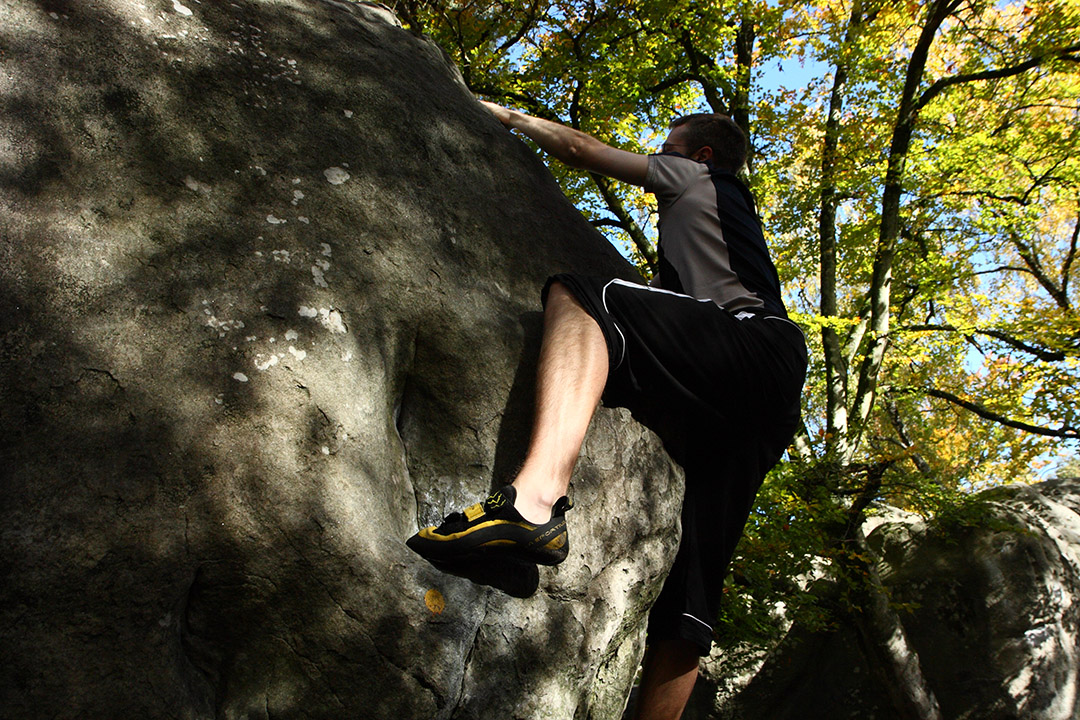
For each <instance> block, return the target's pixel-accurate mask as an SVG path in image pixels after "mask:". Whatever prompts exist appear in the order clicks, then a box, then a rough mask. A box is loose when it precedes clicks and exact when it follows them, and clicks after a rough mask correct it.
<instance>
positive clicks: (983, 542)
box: [687, 479, 1080, 720]
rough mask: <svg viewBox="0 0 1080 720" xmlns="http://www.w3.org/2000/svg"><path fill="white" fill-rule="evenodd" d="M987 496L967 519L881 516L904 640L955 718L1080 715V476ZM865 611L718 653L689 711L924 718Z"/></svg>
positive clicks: (880, 540) (878, 545) (788, 717)
mask: <svg viewBox="0 0 1080 720" xmlns="http://www.w3.org/2000/svg"><path fill="white" fill-rule="evenodd" d="M980 499H981V502H980V503H979V504H977V505H976V506H975V507H976V508H978V510H977V511H976V512H974V513H973V514H972V515H970V516H968V517H966V518H965V520H964V522H959V523H957V522H953V523H947V524H944V525H942V524H940V523H936V524H931V525H928V524H927V523H924V522H922V521H921V520H919V519H917V518H916V517H914V516H907V517H897V516H899V515H900V514H898V513H894V518H893V519H891V520H888V521H885V522H880V523H875V524H877V527H876V528H875V529H874V531H873V532H872V533H870V535H869V537H868V538H867V542H868V545H869V548H870V549H871V550H872V551H873V552H874V553H875V554H876V555H878V556H879V557H880V558H881V562H880V566H879V568H880V573H881V579H882V581H883V583H884V586H885V588H886V589H887V591H888V596H889V598H890V600H891V602H892V603H893V604H894V609H895V610H896V618H897V619H898V620H899V623H900V629H899V633H898V634H897V635H895V636H894V639H893V642H894V643H895V641H896V639H897V638H900V637H902V638H903V642H904V643H905V644H906V646H907V647H906V650H905V652H906V654H907V656H908V657H907V658H906V659H907V660H908V661H914V662H915V663H916V664H917V666H918V667H919V668H920V671H921V676H922V678H923V680H924V682H925V686H926V689H928V690H929V692H930V693H932V695H933V697H934V698H935V699H936V701H937V705H938V707H939V708H940V717H942V718H945V719H946V720H950V719H953V718H966V719H969V720H1014V719H1017V718H1023V719H1024V720H1072V719H1073V718H1076V717H1080V602H1077V594H1078V593H1080V480H1077V479H1071V480H1054V481H1048V482H1044V483H1040V484H1038V485H1010V486H1008V487H1003V488H998V489H994V490H990V491H987V492H986V493H985V494H984V495H983V496H982V498H980ZM858 622H866V620H865V619H862V620H860V621H858ZM858 622H847V623H843V624H841V626H840V627H837V628H835V629H832V630H827V631H820V632H808V631H807V630H806V629H804V628H801V627H799V626H796V627H794V628H792V629H791V631H790V633H789V634H788V635H787V637H786V638H785V639H784V640H783V642H781V643H780V644H779V645H778V646H777V647H775V648H773V649H771V650H769V651H764V652H759V653H758V654H757V663H756V665H754V666H751V667H747V666H746V660H747V658H748V657H749V654H748V653H746V652H740V653H737V654H730V653H729V654H727V655H725V654H724V653H723V652H717V653H715V654H714V656H713V657H712V658H710V661H709V662H708V663H707V669H706V679H705V681H704V682H702V683H701V686H700V687H699V688H698V697H697V698H696V703H695V707H694V708H693V709H692V710H691V712H690V713H688V715H687V717H688V719H689V718H694V719H695V720H700V719H702V718H713V719H720V718H723V719H724V720H735V719H739V718H764V717H768V718H771V719H772V720H796V719H798V720H804V719H806V718H822V719H825V718H828V719H829V720H833V719H835V718H858V719H859V720H875V719H876V720H892V719H893V718H904V717H916V715H912V714H911V713H910V712H906V711H903V710H900V709H898V706H897V704H896V703H895V702H894V698H895V690H896V683H895V680H894V679H893V678H892V673H891V670H890V669H889V668H884V667H882V663H881V660H880V655H879V653H875V652H872V651H871V652H868V648H867V643H866V642H865V639H866V633H860V632H858V628H857V627H856V626H857V625H858ZM740 678H741V679H740Z"/></svg>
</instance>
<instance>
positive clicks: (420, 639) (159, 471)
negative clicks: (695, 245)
mask: <svg viewBox="0 0 1080 720" xmlns="http://www.w3.org/2000/svg"><path fill="white" fill-rule="evenodd" d="M0 238H2V244H0V273H2V283H0V333H2V338H3V344H2V346H0V362H2V372H3V385H2V388H3V389H2V392H3V397H2V403H0V413H2V415H0V418H2V422H3V428H4V436H3V440H2V441H0V442H2V443H3V457H4V463H3V468H4V469H3V473H4V476H3V482H2V490H0V492H2V499H0V537H2V542H3V553H2V560H0V562H2V563H3V582H2V584H0V688H2V694H3V698H4V699H3V706H4V712H3V715H4V717H10V718H20V717H34V718H44V717H176V718H204V717H215V716H216V717H270V716H273V717H364V718H410V719H411V718H480V717H484V718H493V717H498V718H511V717H512V718H610V717H616V716H617V715H618V713H619V710H620V709H621V707H622V703H623V700H624V698H625V694H626V692H627V691H628V689H629V685H630V682H631V679H632V677H633V673H634V669H635V667H636V665H637V662H638V660H639V657H640V653H641V650H642V630H643V620H644V614H645V612H646V610H647V607H648V606H649V604H650V603H651V600H652V598H653V597H654V596H655V593H656V592H657V591H658V588H659V582H660V580H661V579H662V577H663V575H664V573H665V572H666V570H667V567H668V565H669V563H670V560H671V558H672V556H673V551H674V546H675V544H676V542H677V521H676V518H677V513H678V506H679V503H680V499H681V480H680V479H679V477H678V474H677V472H676V471H675V470H674V469H673V466H672V464H671V463H670V461H669V460H668V459H667V457H666V456H665V455H664V454H663V453H662V452H660V451H659V445H658V442H657V440H656V438H655V437H654V436H653V435H651V434H650V433H648V432H647V431H645V430H643V429H642V428H640V427H639V426H638V425H636V424H635V423H633V422H632V421H630V420H629V416H628V415H627V414H626V413H625V412H624V411H610V410H603V411H601V413H600V414H599V415H598V417H597V419H596V421H595V423H594V425H593V428H592V429H591V431H590V434H589V437H588V438H587V441H586V447H585V451H584V457H583V460H582V463H581V465H580V467H579V472H578V473H577V474H576V477H575V482H574V486H573V493H574V496H575V500H576V502H577V506H578V507H577V509H576V510H574V511H572V512H571V513H570V515H569V516H568V518H569V524H570V538H571V544H572V546H571V556H570V558H569V559H568V561H567V562H566V563H564V564H563V565H562V566H560V567H559V568H557V569H554V570H550V569H543V570H541V586H540V591H539V592H538V593H537V594H536V595H535V596H533V597H531V598H528V599H524V600H521V599H514V598H510V597H507V596H506V595H503V594H501V593H498V592H495V591H493V590H490V589H488V588H485V587H482V586H477V585H474V584H472V583H470V582H468V581H467V580H463V579H460V578H456V577H452V576H448V575H444V574H442V573H439V572H437V571H436V570H434V569H433V568H432V567H430V566H429V565H428V564H427V563H425V562H423V561H421V560H419V559H418V558H417V557H416V556H414V555H413V554H412V553H410V552H409V551H408V550H407V549H406V548H405V546H404V543H403V540H404V539H405V538H406V537H408V535H410V534H411V533H412V532H414V531H415V529H416V528H417V526H418V525H421V524H424V523H426V522H428V521H431V520H434V519H435V518H437V517H439V516H441V515H442V514H443V513H444V512H445V511H447V510H449V509H452V508H453V507H456V506H460V505H462V504H463V503H467V502H473V501H475V500H476V499H478V498H479V497H480V496H482V495H483V494H484V493H486V492H487V491H488V490H489V489H490V488H491V487H492V486H493V485H497V484H501V483H502V482H504V481H506V480H507V479H508V478H509V476H510V475H511V474H512V472H513V470H514V468H515V465H516V464H517V463H518V462H519V461H520V459H521V456H522V450H523V446H524V442H525V440H526V437H525V432H526V428H527V424H528V417H529V414H530V405H531V397H532V374H533V366H532V358H533V357H534V355H535V350H536V346H537V344H538V332H539V323H540V305H539V299H538V293H539V290H540V287H541V286H542V284H543V281H544V279H545V278H546V277H547V276H548V275H549V274H551V273H553V272H558V271H563V270H567V269H577V270H580V271H585V272H606V273H615V274H618V275H620V276H624V277H631V276H632V274H633V273H632V269H631V268H630V267H629V266H628V265H627V263H625V262H624V261H623V260H622V259H621V258H620V257H618V255H617V253H615V251H614V250H613V249H612V248H611V247H610V246H609V245H608V244H607V243H606V242H604V241H603V239H602V238H600V237H599V236H598V235H597V234H596V233H595V232H593V231H592V230H591V229H590V228H589V227H588V225H587V224H586V223H585V222H584V221H583V220H582V218H581V217H580V215H579V214H578V213H577V212H576V210H575V209H574V208H573V207H572V206H571V205H570V204H569V203H568V202H567V201H566V200H565V199H564V198H563V196H562V195H561V193H560V192H559V190H558V188H557V186H556V184H555V183H554V181H553V180H552V179H551V178H550V176H549V175H548V174H547V172H546V170H545V169H544V168H543V165H542V164H541V163H540V161H539V160H538V159H537V158H536V157H535V155H534V154H533V153H532V152H531V151H530V150H529V149H528V148H527V147H526V146H525V145H524V144H523V143H521V142H519V141H518V140H515V139H514V138H513V137H511V135H510V134H509V133H507V132H506V131H505V130H504V129H503V128H502V127H501V126H500V125H499V124H498V123H497V122H496V121H495V120H494V119H492V118H491V117H490V116H489V115H488V114H487V113H486V111H484V110H483V109H482V108H481V107H480V106H479V105H478V104H476V103H475V102H474V100H473V99H472V98H471V97H470V96H469V94H468V93H467V91H465V90H464V88H463V87H462V86H461V85H460V83H459V82H458V81H457V80H456V75H455V71H454V70H453V68H452V67H451V66H450V65H449V64H448V63H447V61H446V60H445V58H444V56H443V55H442V54H441V53H440V52H439V51H438V50H437V49H435V48H434V46H432V45H430V44H428V43H427V42H425V41H423V40H421V39H418V38H416V37H413V36H412V35H410V34H409V33H407V32H405V31H403V30H402V29H400V28H399V27H396V26H395V25H394V24H393V18H392V17H390V16H389V15H387V14H386V13H385V12H384V11H382V10H380V9H377V8H372V7H364V6H360V5H356V4H353V3H346V2H333V1H331V0H306V1H305V0H275V1H270V0H267V1H265V2H254V1H252V0H232V1H231V2H208V1H206V0H203V1H202V2H197V1H196V0H141V1H140V0H109V1H107V2H106V1H103V2H95V3H85V2H75V1H74V0H72V1H67V0H40V1H39V2H29V1H27V0H0Z"/></svg>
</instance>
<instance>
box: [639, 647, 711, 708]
mask: <svg viewBox="0 0 1080 720" xmlns="http://www.w3.org/2000/svg"><path fill="white" fill-rule="evenodd" d="M699 660H700V656H699V654H698V648H697V646H696V645H694V644H693V643H691V642H690V641H688V640H683V639H681V638H673V639H669V640H661V641H659V642H657V643H652V644H650V645H649V651H648V652H647V653H646V654H645V663H644V667H643V669H642V673H641V684H640V685H639V686H638V700H637V708H636V709H635V711H634V720H679V718H680V717H682V714H683V710H684V709H685V708H686V701H687V700H689V699H690V692H691V691H692V690H693V689H694V683H695V682H697V674H698V661H699Z"/></svg>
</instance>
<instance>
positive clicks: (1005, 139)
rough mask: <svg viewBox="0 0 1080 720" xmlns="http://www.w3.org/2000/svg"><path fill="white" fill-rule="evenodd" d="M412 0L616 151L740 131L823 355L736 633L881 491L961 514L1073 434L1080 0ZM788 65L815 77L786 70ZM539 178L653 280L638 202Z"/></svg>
mask: <svg viewBox="0 0 1080 720" xmlns="http://www.w3.org/2000/svg"><path fill="white" fill-rule="evenodd" d="M397 10H398V12H399V14H401V15H403V16H404V17H405V18H406V19H407V21H408V22H409V24H410V25H411V26H412V27H413V28H414V29H417V30H420V31H423V32H426V33H428V34H430V35H431V36H432V37H434V38H435V39H436V40H437V41H438V42H439V43H440V44H441V45H442V46H443V47H444V48H445V49H446V51H447V52H448V54H449V55H450V56H451V57H452V58H453V59H454V60H455V61H456V62H457V63H458V64H459V66H460V67H461V69H462V73H463V76H464V78H465V81H466V83H467V84H468V86H469V87H470V88H471V89H472V90H473V91H474V92H476V93H478V94H480V95H483V96H486V97H488V98H490V99H494V100H496V101H500V102H503V103H504V104H510V105H516V106H519V107H521V108H523V109H525V110H526V111H529V112H532V113H533V114H537V115H540V116H545V117H549V118H554V119H560V120H562V121H563V122H567V123H569V124H571V125H573V126H575V127H578V128H580V129H583V130H585V131H587V132H590V133H592V134H595V135H597V136H598V137H600V138H601V139H603V140H605V141H607V142H610V143H613V144H616V145H618V146H620V147H624V148H626V149H629V150H633V151H637V152H649V151H650V148H653V149H654V148H655V147H656V145H657V144H658V142H659V140H660V138H661V137H662V136H663V135H664V134H665V127H666V124H667V123H668V121H670V119H671V118H672V117H674V116H676V115H678V114H682V113H685V112H691V111H699V110H712V111H716V112H724V113H727V114H730V115H731V116H732V117H733V118H734V119H735V120H736V122H738V123H739V124H740V125H741V126H742V127H743V128H744V130H746V131H747V133H748V135H749V137H750V138H751V141H752V145H753V152H752V156H751V160H750V162H749V163H748V168H747V176H746V177H747V179H748V181H749V183H750V185H751V187H752V189H753V190H754V192H755V194H756V196H757V198H758V201H759V208H760V209H761V215H762V221H763V223H764V226H765V229H766V234H767V237H768V239H769V241H770V244H771V247H772V249H773V254H774V258H775V260H776V262H777V266H778V270H779V272H780V274H781V279H782V281H783V282H784V284H785V288H786V293H787V302H788V306H789V310H790V311H791V314H792V317H793V318H794V319H795V320H796V321H797V322H798V323H799V324H800V325H801V326H802V327H803V328H804V330H805V331H806V334H807V337H808V340H809V343H810V347H811V356H812V360H811V368H810V373H809V376H808V379H807V385H806V391H805V407H804V418H805V428H804V431H803V432H802V433H801V434H800V437H799V438H798V439H797V442H796V444H795V446H794V447H793V450H792V452H791V453H789V456H790V458H789V461H788V462H787V464H785V465H782V466H781V467H780V468H778V469H777V470H776V471H775V472H774V473H773V475H772V476H771V477H770V479H769V481H768V482H767V483H766V485H765V486H764V488H763V491H762V493H761V496H760V497H759V503H758V507H757V509H756V511H755V515H754V516H753V517H752V518H751V523H750V525H749V526H748V530H747V535H746V538H745V540H744V542H743V544H742V545H741V546H740V550H739V553H740V555H739V558H738V559H737V561H736V563H735V566H734V572H733V579H732V581H731V584H730V587H731V592H730V593H729V595H730V596H731V602H728V603H727V604H726V606H725V614H726V616H727V617H728V619H729V620H730V621H731V624H730V627H732V628H734V627H736V626H738V627H741V628H742V629H743V630H745V632H743V633H742V634H743V635H753V634H754V633H756V632H758V631H766V630H769V622H770V621H769V618H770V617H772V615H774V614H775V608H776V603H777V602H779V601H781V599H782V600H783V602H784V603H785V604H786V606H787V608H788V610H789V611H790V612H800V610H799V608H802V607H803V606H804V605H805V607H806V608H810V607H812V605H813V604H812V603H806V604H804V603H802V602H801V600H800V598H804V596H805V593H804V591H803V589H802V588H803V586H802V585H800V583H799V578H803V579H805V578H806V577H808V576H809V575H808V573H811V568H810V564H812V563H814V562H819V563H820V562H821V561H822V559H825V560H826V561H829V562H831V563H832V565H833V567H834V568H835V567H838V566H844V565H845V563H844V558H843V553H842V552H841V549H842V548H849V549H850V548H851V547H852V545H851V543H855V544H856V546H857V545H858V527H859V525H860V521H861V519H862V517H863V511H864V510H865V509H866V508H867V507H869V506H870V504H871V503H873V502H876V501H880V500H884V501H887V502H890V503H893V504H896V505H898V506H900V507H903V508H906V509H909V510H913V511H917V512H921V513H925V514H928V515H932V514H937V513H944V514H945V515H950V514H956V512H960V510H959V509H961V508H963V507H965V502H966V501H965V497H966V496H967V495H968V494H970V493H971V491H973V490H978V489H981V488H984V487H989V486H992V485H994V484H997V483H1000V482H1002V481H1015V480H1021V481H1023V480H1032V479H1034V478H1035V477H1036V472H1037V471H1038V468H1039V465H1040V463H1042V464H1045V463H1048V462H1050V460H1049V459H1048V458H1052V456H1053V455H1054V454H1055V453H1061V452H1065V451H1067V450H1069V449H1070V448H1072V449H1074V450H1075V448H1076V441H1077V440H1078V439H1080V382H1078V369H1080V317H1078V309H1077V303H1078V301H1080V290H1078V289H1077V287H1078V286H1077V283H1076V281H1075V273H1076V260H1077V254H1078V252H1077V251H1078V244H1080V243H1078V240H1080V152H1078V145H1080V0H1026V1H1025V0H1005V1H1004V2H996V3H995V2H987V1H986V0H910V1H909V2H905V3H891V2H884V0H815V2H813V3H809V4H807V3H795V2H793V1H792V0H700V1H690V0H648V1H645V0H461V1H459V2H454V3H443V2H440V1H439V0H401V2H399V3H398V6H397ZM800 65H801V66H802V67H804V68H809V69H811V70H812V71H813V72H811V73H810V75H811V77H810V79H809V80H806V81H797V82H796V81H791V82H787V80H786V77H787V76H786V75H785V73H784V70H785V69H791V68H793V67H797V66H800ZM805 74H806V73H804V75H805ZM777 77H779V78H780V81H779V83H777V82H775V78H777ZM552 171H553V172H554V173H555V175H556V177H557V178H558V179H559V181H560V182H561V183H562V184H563V187H564V189H565V190H566V192H567V194H568V196H569V197H570V198H571V199H573V200H574V201H575V202H576V203H577V204H578V206H579V207H580V208H581V209H582V211H583V212H584V213H585V214H586V216H587V217H588V218H589V219H590V220H591V221H592V222H593V223H594V224H595V225H596V226H597V227H599V228H600V229H602V230H603V231H604V232H606V233H607V234H608V236H609V237H610V238H611V239H612V241H613V242H615V243H616V244H617V245H620V246H622V247H624V248H626V250H627V253H628V254H629V255H631V256H632V257H633V258H634V259H635V260H636V261H637V262H638V263H639V266H640V267H642V269H643V270H644V271H645V272H646V273H648V272H649V271H650V268H651V266H652V264H653V263H654V262H655V247H654V241H655V229H654V221H655V209H654V205H653V203H652V199H651V197H649V196H646V195H643V194H642V193H641V192H640V191H639V190H637V189H635V188H630V187H624V186H620V185H619V184H617V183H610V182H607V181H605V180H603V179H602V178H598V177H592V176H589V175H586V174H582V173H578V172H576V171H572V170H568V169H566V168H564V167H561V166H559V165H558V164H557V163H553V164H552ZM960 514H961V515H963V513H962V512H961V513H960ZM852 552H853V553H855V555H858V553H859V552H860V550H859V549H858V548H857V547H856V549H855V550H852ZM847 565H848V566H850V567H862V565H861V564H860V563H859V562H853V563H848V564H847ZM746 588H750V589H752V592H746V591H745V589H746ZM807 612H811V611H810V610H807ZM804 619H806V618H804ZM820 620H821V621H822V622H825V621H826V620H825V619H820ZM755 624H756V625H755Z"/></svg>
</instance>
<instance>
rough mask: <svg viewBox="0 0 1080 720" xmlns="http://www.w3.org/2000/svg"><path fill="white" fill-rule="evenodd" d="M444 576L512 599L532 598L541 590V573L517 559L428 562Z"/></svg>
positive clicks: (534, 566)
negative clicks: (480, 586)
mask: <svg viewBox="0 0 1080 720" xmlns="http://www.w3.org/2000/svg"><path fill="white" fill-rule="evenodd" d="M428 562H430V563H431V564H432V565H434V566H435V567H436V568H438V569H439V570H441V571H443V572H444V573H449V574H451V575H456V576H458V577H461V578H465V579H466V580H471V581H472V582H474V583H476V584H477V585H487V586H488V587H493V588H495V589H496V590H501V591H502V592H504V593H506V594H507V595H509V596H511V597H516V598H527V597H532V595H533V593H535V592H536V588H538V587H539V586H540V571H539V569H538V568H537V567H536V563H531V562H526V561H524V560H517V559H514V558H505V557H491V556H484V555H477V556H474V557H471V558H462V559H460V560H454V561H445V560H444V561H436V560H429V561H428Z"/></svg>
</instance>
